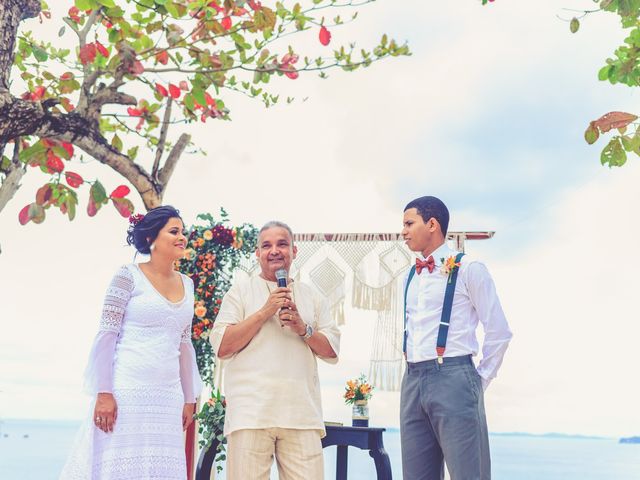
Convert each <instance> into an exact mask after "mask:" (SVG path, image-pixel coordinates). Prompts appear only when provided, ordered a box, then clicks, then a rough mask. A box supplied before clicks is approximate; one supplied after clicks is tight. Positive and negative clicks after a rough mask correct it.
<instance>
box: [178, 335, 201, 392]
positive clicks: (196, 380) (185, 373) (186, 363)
mask: <svg viewBox="0 0 640 480" xmlns="http://www.w3.org/2000/svg"><path fill="white" fill-rule="evenodd" d="M180 383H181V385H182V393H183V394H184V402H185V403H194V402H195V401H196V399H197V398H198V396H199V395H200V392H201V391H202V380H201V378H200V373H199V372H198V364H197V362H196V351H195V350H194V348H193V344H192V343H191V324H189V326H187V327H186V328H185V329H184V331H183V332H182V340H181V342H180Z"/></svg>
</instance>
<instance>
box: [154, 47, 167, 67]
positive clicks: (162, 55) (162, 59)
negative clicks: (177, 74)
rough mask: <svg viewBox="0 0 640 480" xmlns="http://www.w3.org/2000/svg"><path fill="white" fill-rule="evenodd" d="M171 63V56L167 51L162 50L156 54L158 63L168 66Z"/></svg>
mask: <svg viewBox="0 0 640 480" xmlns="http://www.w3.org/2000/svg"><path fill="white" fill-rule="evenodd" d="M168 61H169V54H168V53H167V51H166V50H162V51H161V52H158V53H156V62H158V63H161V64H162V65H166V64H167V62H168Z"/></svg>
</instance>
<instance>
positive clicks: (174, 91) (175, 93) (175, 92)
mask: <svg viewBox="0 0 640 480" xmlns="http://www.w3.org/2000/svg"><path fill="white" fill-rule="evenodd" d="M169 94H170V95H171V98H173V99H177V98H180V89H179V88H178V87H176V86H175V85H174V84H173V83H170V84H169Z"/></svg>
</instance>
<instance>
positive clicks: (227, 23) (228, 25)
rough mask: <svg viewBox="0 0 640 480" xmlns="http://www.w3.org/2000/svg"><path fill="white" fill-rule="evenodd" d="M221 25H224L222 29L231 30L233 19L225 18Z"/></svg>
mask: <svg viewBox="0 0 640 480" xmlns="http://www.w3.org/2000/svg"><path fill="white" fill-rule="evenodd" d="M220 24H221V25H222V28H224V29H225V30H231V26H232V25H231V17H224V18H223V19H222V21H221V22H220Z"/></svg>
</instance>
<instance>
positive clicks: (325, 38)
mask: <svg viewBox="0 0 640 480" xmlns="http://www.w3.org/2000/svg"><path fill="white" fill-rule="evenodd" d="M318 37H319V39H320V43H321V44H322V45H324V46H325V47H326V46H327V45H329V42H330V41H331V32H330V31H329V30H327V27H325V26H324V25H323V26H322V27H320V34H319V35H318Z"/></svg>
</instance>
